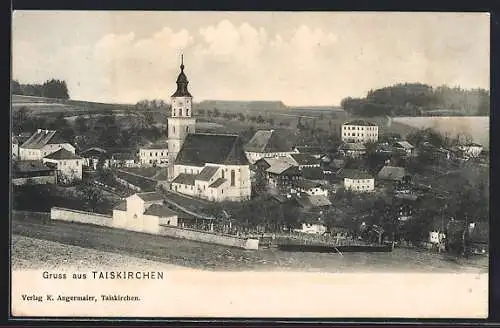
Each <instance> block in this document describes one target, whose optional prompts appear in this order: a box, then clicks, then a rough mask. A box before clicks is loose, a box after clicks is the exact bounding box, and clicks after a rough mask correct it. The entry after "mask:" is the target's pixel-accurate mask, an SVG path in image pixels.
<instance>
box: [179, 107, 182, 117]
mask: <svg viewBox="0 0 500 328" xmlns="http://www.w3.org/2000/svg"><path fill="white" fill-rule="evenodd" d="M179 116H182V108H179Z"/></svg>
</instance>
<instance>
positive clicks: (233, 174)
mask: <svg viewBox="0 0 500 328" xmlns="http://www.w3.org/2000/svg"><path fill="white" fill-rule="evenodd" d="M235 180H236V174H235V172H234V170H231V186H232V187H234V185H235Z"/></svg>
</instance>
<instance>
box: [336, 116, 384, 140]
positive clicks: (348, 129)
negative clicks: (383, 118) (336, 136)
mask: <svg viewBox="0 0 500 328" xmlns="http://www.w3.org/2000/svg"><path fill="white" fill-rule="evenodd" d="M341 137H342V141H343V142H361V143H367V142H377V141H378V126H377V125H376V124H373V123H371V122H368V121H365V120H354V121H350V122H345V123H344V124H342V131H341Z"/></svg>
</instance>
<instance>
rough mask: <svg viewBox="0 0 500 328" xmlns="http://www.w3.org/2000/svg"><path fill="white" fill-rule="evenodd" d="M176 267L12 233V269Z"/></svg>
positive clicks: (148, 268) (147, 268)
mask: <svg viewBox="0 0 500 328" xmlns="http://www.w3.org/2000/svg"><path fill="white" fill-rule="evenodd" d="M124 267H127V268H130V267H134V268H138V269H139V270H140V268H143V269H144V270H151V268H162V267H163V268H165V269H172V268H175V266H173V265H167V264H165V263H159V262H153V261H148V260H145V259H141V258H136V257H131V256H126V255H120V254H116V253H109V252H104V251H99V250H94V249H89V248H82V247H78V246H71V245H65V244H61V243H57V242H52V241H47V240H42V239H35V238H29V237H23V236H18V235H14V236H12V269H13V270H28V269H47V270H50V269H55V268H57V269H63V268H71V269H77V270H78V269H83V270H88V269H89V268H96V269H97V268H98V269H103V268H110V269H111V268H120V269H123V268H124Z"/></svg>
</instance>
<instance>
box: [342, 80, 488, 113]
mask: <svg viewBox="0 0 500 328" xmlns="http://www.w3.org/2000/svg"><path fill="white" fill-rule="evenodd" d="M341 107H342V108H343V109H344V110H345V111H347V112H348V113H349V114H351V115H354V116H365V117H374V116H385V115H387V116H438V115H446V116H453V115H456V116H460V115H467V116H476V115H477V116H487V115H489V114H490V92H489V91H488V90H485V89H469V90H466V89H462V88H459V87H454V88H451V87H448V86H440V87H436V88H433V87H431V86H429V85H426V84H422V83H405V84H396V85H393V86H389V87H384V88H381V89H376V90H370V91H369V92H368V93H367V95H366V97H364V98H352V97H347V98H344V99H342V101H341Z"/></svg>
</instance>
